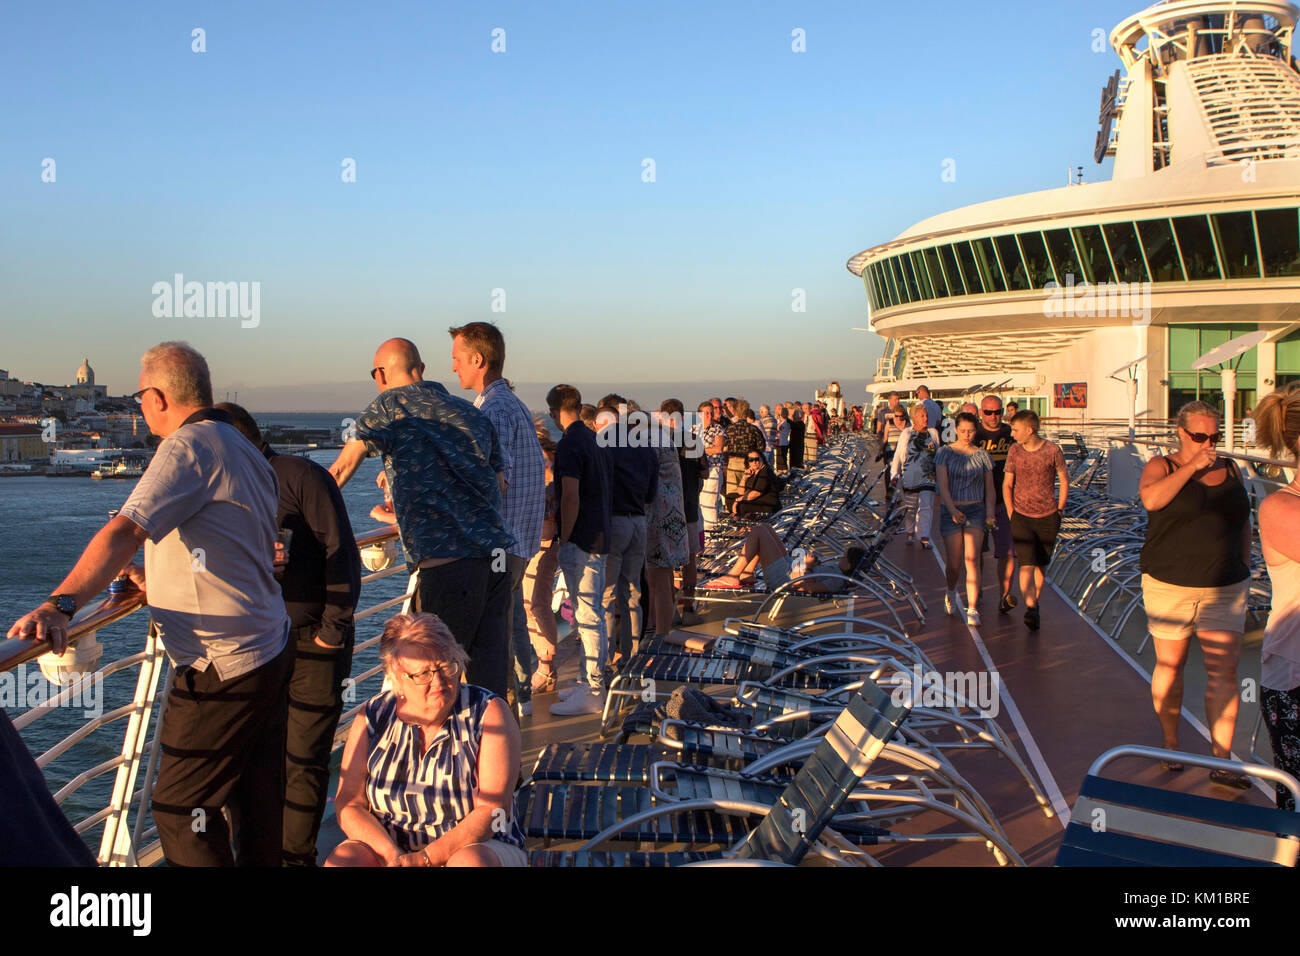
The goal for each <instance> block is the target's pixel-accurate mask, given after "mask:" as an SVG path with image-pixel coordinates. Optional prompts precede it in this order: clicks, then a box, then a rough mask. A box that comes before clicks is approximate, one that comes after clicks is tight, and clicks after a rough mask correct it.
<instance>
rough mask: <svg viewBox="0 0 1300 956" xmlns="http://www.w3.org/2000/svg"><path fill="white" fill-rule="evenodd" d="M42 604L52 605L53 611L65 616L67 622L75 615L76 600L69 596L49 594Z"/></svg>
mask: <svg viewBox="0 0 1300 956" xmlns="http://www.w3.org/2000/svg"><path fill="white" fill-rule="evenodd" d="M43 603H45V604H51V605H53V606H54V610H56V611H58V612H59V613H60V614H66V615H67V617H68V620H72V616H73V615H74V614H76V613H77V600H76V598H74V597H73V596H72V595H71V594H51V595H50V596H49V597H47V598H46V599H45V601H44V602H43Z"/></svg>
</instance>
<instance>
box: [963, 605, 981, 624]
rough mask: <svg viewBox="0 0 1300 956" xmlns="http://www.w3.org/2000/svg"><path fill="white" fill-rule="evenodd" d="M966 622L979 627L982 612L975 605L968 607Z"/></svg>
mask: <svg viewBox="0 0 1300 956" xmlns="http://www.w3.org/2000/svg"><path fill="white" fill-rule="evenodd" d="M966 623H967V624H969V625H970V626H971V627H979V623H980V612H979V611H977V610H975V609H974V608H973V607H972V608H968V609H967V611H966Z"/></svg>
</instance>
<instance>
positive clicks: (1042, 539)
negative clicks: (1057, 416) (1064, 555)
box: [1002, 410, 1070, 631]
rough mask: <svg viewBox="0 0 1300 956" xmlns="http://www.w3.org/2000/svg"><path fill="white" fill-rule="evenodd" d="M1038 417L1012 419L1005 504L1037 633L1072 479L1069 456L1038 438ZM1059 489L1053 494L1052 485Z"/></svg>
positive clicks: (1029, 618) (1028, 616)
mask: <svg viewBox="0 0 1300 956" xmlns="http://www.w3.org/2000/svg"><path fill="white" fill-rule="evenodd" d="M1038 424H1039V423H1038V416H1037V415H1036V414H1034V413H1033V412H1031V411H1028V410H1026V411H1023V412H1018V413H1017V414H1016V416H1015V417H1014V418H1012V419H1011V437H1012V438H1014V439H1015V442H1016V443H1015V444H1014V445H1012V446H1011V449H1010V450H1009V451H1008V452H1007V464H1006V478H1005V479H1004V483H1003V485H1002V498H1003V501H1004V503H1005V504H1006V509H1007V512H1008V513H1009V514H1010V515H1011V540H1012V543H1013V546H1014V547H1015V552H1016V558H1017V560H1019V561H1020V593H1021V594H1022V595H1024V598H1025V626H1026V627H1028V628H1029V629H1030V630H1031V631H1036V630H1038V625H1039V618H1038V598H1039V595H1040V594H1041V593H1042V590H1043V568H1045V567H1047V564H1048V562H1049V561H1051V560H1052V549H1053V548H1054V547H1055V546H1056V535H1057V532H1059V531H1060V530H1061V513H1062V512H1063V511H1065V500H1066V497H1067V496H1068V495H1069V493H1070V473H1069V472H1068V471H1067V470H1066V467H1065V456H1064V455H1063V454H1061V449H1060V448H1059V447H1058V446H1057V445H1055V444H1054V443H1052V442H1050V441H1048V440H1047V439H1045V438H1042V437H1040V436H1039V434H1038ZM1054 480H1055V481H1058V482H1059V483H1060V487H1059V490H1058V489H1053V487H1052V483H1053V481H1054Z"/></svg>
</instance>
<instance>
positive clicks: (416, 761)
mask: <svg viewBox="0 0 1300 956" xmlns="http://www.w3.org/2000/svg"><path fill="white" fill-rule="evenodd" d="M379 659H380V661H381V662H382V664H383V665H384V672H385V674H386V676H387V678H388V684H389V686H390V687H391V690H384V691H381V692H380V693H379V694H377V695H375V696H374V697H372V698H371V699H370V700H369V701H367V702H366V706H365V708H364V710H363V712H362V713H360V714H358V715H357V717H356V719H355V720H354V721H353V722H352V731H351V733H349V734H348V742H347V745H346V746H345V747H344V748H343V763H342V766H341V767H340V769H339V790H338V796H337V797H336V798H335V801H334V805H335V807H336V808H337V814H338V822H339V826H340V827H342V829H343V832H344V833H345V834H346V835H347V837H348V839H347V840H345V841H343V842H342V843H340V844H339V845H338V846H337V847H336V848H335V849H334V852H332V853H331V854H330V856H329V859H328V860H326V861H325V865H326V866H526V865H527V863H528V857H527V855H526V854H525V853H524V835H523V831H522V830H520V828H519V825H518V823H517V822H516V821H515V815H514V789H515V781H516V779H517V777H518V774H519V727H518V725H517V724H516V723H515V720H514V717H513V715H512V714H511V713H510V711H509V710H508V709H507V708H506V703H505V701H504V700H502V699H501V698H500V697H497V696H496V695H495V694H493V693H492V692H491V691H488V690H484V689H483V688H482V687H476V686H474V685H473V684H466V683H464V682H463V681H462V680H461V675H462V674H463V673H464V671H465V666H466V664H467V663H468V662H469V657H468V656H467V655H466V654H465V650H464V649H463V648H462V647H461V646H460V645H459V644H457V643H456V639H455V638H454V637H452V636H451V631H449V630H448V629H447V625H445V624H443V623H442V621H440V620H439V619H438V618H437V616H435V615H433V614H398V615H396V616H395V617H393V618H391V619H390V620H389V621H388V623H387V624H386V625H385V626H384V633H383V635H382V636H381V637H380V639H379Z"/></svg>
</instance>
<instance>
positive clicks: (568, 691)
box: [555, 682, 587, 700]
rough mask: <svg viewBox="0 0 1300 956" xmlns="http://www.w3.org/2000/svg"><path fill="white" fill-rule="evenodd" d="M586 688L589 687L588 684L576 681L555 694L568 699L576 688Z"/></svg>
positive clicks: (562, 698)
mask: <svg viewBox="0 0 1300 956" xmlns="http://www.w3.org/2000/svg"><path fill="white" fill-rule="evenodd" d="M586 689H587V685H586V684H579V683H576V682H575V683H573V684H570V685H569V686H568V687H566V688H564V689H563V690H561V691H558V692H556V694H555V696H556V697H557V698H559V699H560V700H568V699H569V695H570V694H572V693H573V692H574V691H575V690H586Z"/></svg>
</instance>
